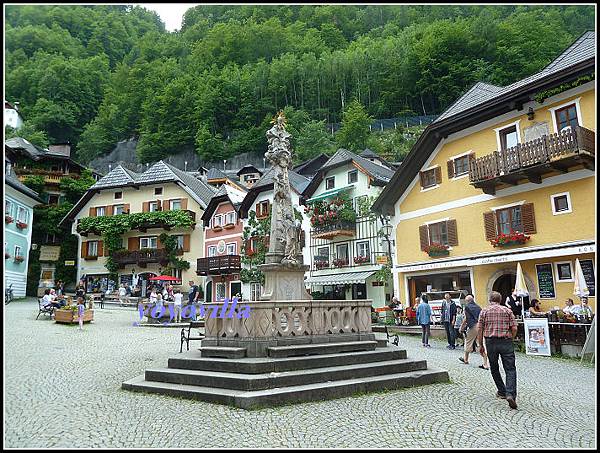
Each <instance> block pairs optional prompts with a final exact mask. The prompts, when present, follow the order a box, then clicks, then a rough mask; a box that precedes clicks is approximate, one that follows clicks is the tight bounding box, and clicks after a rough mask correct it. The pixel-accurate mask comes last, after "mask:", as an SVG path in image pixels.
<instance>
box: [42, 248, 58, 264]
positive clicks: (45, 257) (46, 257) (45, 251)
mask: <svg viewBox="0 0 600 453" xmlns="http://www.w3.org/2000/svg"><path fill="white" fill-rule="evenodd" d="M59 255H60V246H58V245H56V246H52V245H42V246H41V247H40V258H39V260H40V261H58V256H59Z"/></svg>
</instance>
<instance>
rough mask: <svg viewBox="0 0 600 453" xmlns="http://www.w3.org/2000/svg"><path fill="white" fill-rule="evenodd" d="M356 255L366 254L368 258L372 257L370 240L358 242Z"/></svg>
mask: <svg viewBox="0 0 600 453" xmlns="http://www.w3.org/2000/svg"><path fill="white" fill-rule="evenodd" d="M356 256H364V257H366V258H367V259H370V258H371V247H370V246H369V241H362V242H357V243H356Z"/></svg>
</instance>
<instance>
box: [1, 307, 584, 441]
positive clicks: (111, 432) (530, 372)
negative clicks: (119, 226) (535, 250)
mask: <svg viewBox="0 0 600 453" xmlns="http://www.w3.org/2000/svg"><path fill="white" fill-rule="evenodd" d="M5 308H6V309H5V316H4V353H5V359H4V360H5V363H4V372H5V421H4V439H5V446H6V447H29V448H36V447H79V448H85V447H88V448H89V447H188V448H201V447H233V448H236V447H325V448H328V447H329V448H333V447H359V448H361V447H362V448H364V447H391V448H408V447H412V448H419V447H430V448H431V447H462V448H469V447H471V448H478V447H479V448H484V447H486V448H494V447H498V448H513V447H517V448H518V447H530V448H571V447H575V448H577V447H579V448H580V447H588V448H594V447H595V446H596V441H595V437H596V429H595V422H594V421H595V410H596V392H595V390H594V382H595V369H594V368H592V367H589V366H588V367H586V366H581V365H580V364H579V363H578V362H576V361H572V360H564V359H555V358H545V357H529V356H526V355H524V354H518V355H517V372H518V382H519V399H518V403H519V410H517V411H511V410H510V409H509V408H508V405H507V403H506V402H505V401H502V400H498V399H496V398H495V397H494V394H495V388H494V384H493V381H492V378H491V376H490V374H489V372H486V371H484V370H481V369H479V368H477V365H479V364H480V363H481V362H480V358H479V356H477V355H476V356H473V360H472V363H473V364H472V365H470V366H466V365H462V364H461V363H460V362H459V361H458V360H457V357H458V356H459V353H458V352H457V351H448V350H447V349H445V347H444V343H442V342H441V341H434V342H433V348H431V349H429V350H424V349H422V348H421V347H420V339H419V338H416V337H408V336H403V337H401V346H402V347H403V348H406V349H407V351H408V355H409V357H411V358H425V359H427V361H428V363H429V364H431V365H433V366H436V367H442V368H446V369H448V370H449V373H450V378H451V383H450V384H436V385H430V386H425V387H420V388H413V389H405V390H400V391H392V392H386V393H377V394H369V395H362V396H355V397H350V398H342V399H338V400H331V401H323V402H316V403H305V404H298V405H292V406H285V407H279V408H272V409H263V410H258V411H252V412H247V411H244V410H241V409H235V408H230V407H227V406H220V405H213V404H209V403H203V402H198V401H190V400H183V399H178V398H172V397H167V396H161V395H148V394H140V393H133V392H128V391H125V390H121V382H123V381H124V380H126V379H129V378H131V377H134V376H137V375H139V374H142V372H143V371H144V369H145V368H147V367H164V366H166V364H167V358H168V357H169V356H171V355H176V354H177V351H179V330H178V329H168V328H164V329H159V328H148V327H133V326H132V323H133V322H134V321H136V316H137V312H136V311H134V310H133V309H119V308H110V309H108V308H107V309H104V310H101V309H96V313H95V317H96V321H95V323H94V324H86V325H85V326H84V331H83V332H80V331H78V330H77V328H76V326H75V325H73V326H69V325H62V324H56V323H54V322H53V321H50V320H47V319H42V316H40V319H39V320H37V321H36V320H35V316H36V314H37V303H35V302H34V301H33V300H30V301H27V302H25V301H15V302H13V303H11V304H10V305H8V306H7V307H5ZM564 389H570V390H571V391H569V392H564V391H563V390H564Z"/></svg>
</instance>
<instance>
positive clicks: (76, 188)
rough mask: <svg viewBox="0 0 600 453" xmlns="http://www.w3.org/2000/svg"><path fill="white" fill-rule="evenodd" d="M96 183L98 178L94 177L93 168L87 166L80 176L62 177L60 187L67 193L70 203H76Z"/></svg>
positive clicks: (66, 196)
mask: <svg viewBox="0 0 600 453" xmlns="http://www.w3.org/2000/svg"><path fill="white" fill-rule="evenodd" d="M95 183H96V180H95V179H94V177H93V175H92V172H91V170H89V169H87V168H86V169H85V170H83V171H82V172H81V175H80V176H79V178H70V177H66V178H62V179H61V181H60V185H59V188H60V190H61V191H62V192H64V193H65V198H66V200H67V201H68V202H69V203H72V204H75V203H77V202H78V201H79V199H80V198H81V197H82V196H83V194H84V193H85V192H86V191H87V190H88V189H89V188H90V187H91V186H93V185H94V184H95Z"/></svg>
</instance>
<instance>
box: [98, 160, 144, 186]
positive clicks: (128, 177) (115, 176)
mask: <svg viewBox="0 0 600 453" xmlns="http://www.w3.org/2000/svg"><path fill="white" fill-rule="evenodd" d="M139 176H140V175H138V174H137V173H134V172H132V171H131V170H127V169H126V168H125V167H123V166H121V165H117V166H116V167H115V168H114V169H112V170H111V171H109V172H108V174H107V175H106V176H104V177H102V178H100V179H99V180H98V181H96V183H95V184H94V185H93V186H92V187H90V190H91V189H103V188H107V187H121V186H126V185H128V184H132V183H135V182H136V179H137V178H138V177H139Z"/></svg>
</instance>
